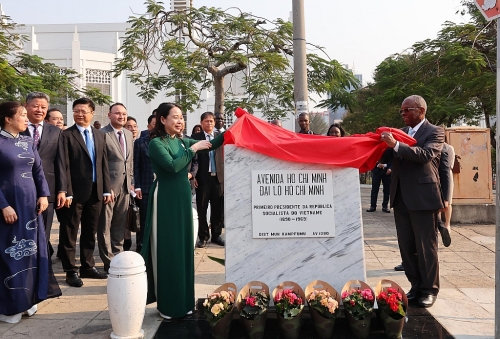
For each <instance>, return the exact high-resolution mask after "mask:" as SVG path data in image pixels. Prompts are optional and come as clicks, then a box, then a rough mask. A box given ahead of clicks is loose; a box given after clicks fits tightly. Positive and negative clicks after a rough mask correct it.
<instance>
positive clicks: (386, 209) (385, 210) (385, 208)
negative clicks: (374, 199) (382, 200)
mask: <svg viewBox="0 0 500 339" xmlns="http://www.w3.org/2000/svg"><path fill="white" fill-rule="evenodd" d="M382 212H385V213H391V210H390V209H388V208H387V207H382Z"/></svg>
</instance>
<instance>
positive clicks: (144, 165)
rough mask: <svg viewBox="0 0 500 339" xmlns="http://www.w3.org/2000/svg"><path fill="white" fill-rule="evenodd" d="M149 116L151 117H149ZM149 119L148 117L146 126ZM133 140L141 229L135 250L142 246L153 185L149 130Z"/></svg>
mask: <svg viewBox="0 0 500 339" xmlns="http://www.w3.org/2000/svg"><path fill="white" fill-rule="evenodd" d="M150 118H151V117H150ZM149 122H150V120H149V119H148V126H149ZM146 132H147V133H146V134H145V135H144V136H141V137H140V138H139V139H137V140H136V141H135V142H134V185H135V193H136V194H137V199H138V201H139V215H140V218H141V229H140V230H139V233H137V234H136V244H137V248H136V251H137V252H140V251H141V248H142V238H143V235H144V228H145V227H146V216H147V211H148V200H149V191H150V190H151V186H152V185H153V180H154V174H153V167H152V166H151V160H150V159H149V155H148V151H149V141H150V138H149V131H146Z"/></svg>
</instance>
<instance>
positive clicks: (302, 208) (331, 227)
mask: <svg viewBox="0 0 500 339" xmlns="http://www.w3.org/2000/svg"><path fill="white" fill-rule="evenodd" d="M333 212H334V207H333V174H332V171H331V170H329V171H326V170H314V171H312V170H301V171H297V170H258V171H257V170H253V171H252V230H253V237H254V238H325V237H333V236H335V218H334V215H333Z"/></svg>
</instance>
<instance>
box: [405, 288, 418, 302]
mask: <svg viewBox="0 0 500 339" xmlns="http://www.w3.org/2000/svg"><path fill="white" fill-rule="evenodd" d="M418 296H419V293H418V291H416V290H414V289H410V291H409V292H408V293H406V298H407V299H408V302H414V301H417V300H418Z"/></svg>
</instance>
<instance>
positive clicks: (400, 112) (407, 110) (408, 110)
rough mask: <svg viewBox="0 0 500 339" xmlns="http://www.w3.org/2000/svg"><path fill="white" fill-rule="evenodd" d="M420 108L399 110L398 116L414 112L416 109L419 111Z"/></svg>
mask: <svg viewBox="0 0 500 339" xmlns="http://www.w3.org/2000/svg"><path fill="white" fill-rule="evenodd" d="M420 108H421V107H409V108H401V109H400V110H399V114H403V113H408V112H410V111H414V110H416V109H420Z"/></svg>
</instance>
